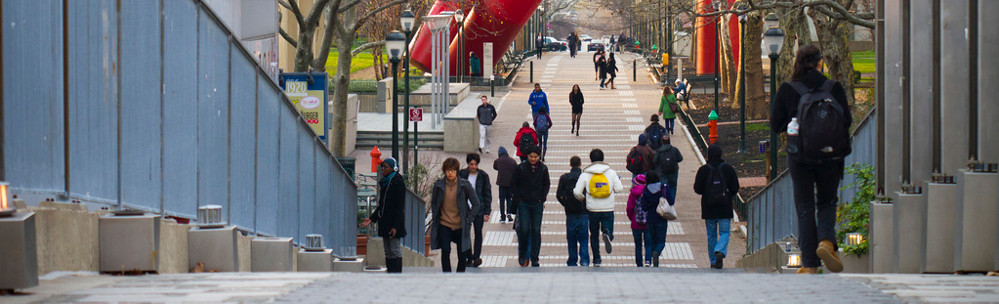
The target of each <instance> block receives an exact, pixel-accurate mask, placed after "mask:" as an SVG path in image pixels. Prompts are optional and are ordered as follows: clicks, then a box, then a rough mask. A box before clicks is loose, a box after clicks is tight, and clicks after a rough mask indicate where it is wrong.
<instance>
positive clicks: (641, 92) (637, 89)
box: [481, 53, 745, 268]
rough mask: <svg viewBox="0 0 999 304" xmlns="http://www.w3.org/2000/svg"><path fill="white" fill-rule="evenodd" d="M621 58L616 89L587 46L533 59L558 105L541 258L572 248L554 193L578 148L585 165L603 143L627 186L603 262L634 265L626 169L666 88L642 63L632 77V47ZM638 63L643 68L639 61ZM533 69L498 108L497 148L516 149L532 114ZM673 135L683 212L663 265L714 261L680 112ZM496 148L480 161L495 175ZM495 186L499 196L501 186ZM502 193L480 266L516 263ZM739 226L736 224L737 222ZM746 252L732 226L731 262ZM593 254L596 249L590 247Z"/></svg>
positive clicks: (548, 262) (549, 259)
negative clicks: (576, 99)
mask: <svg viewBox="0 0 999 304" xmlns="http://www.w3.org/2000/svg"><path fill="white" fill-rule="evenodd" d="M615 56H617V58H618V68H619V69H620V71H619V72H618V75H619V77H618V78H617V79H616V80H615V82H616V83H617V84H616V86H617V89H616V90H610V89H607V90H600V89H599V82H598V81H595V80H593V64H592V62H591V58H592V53H581V54H580V56H577V58H570V57H569V56H568V54H567V53H566V54H562V53H546V54H545V55H544V57H543V59H542V60H539V61H535V62H534V73H535V74H534V80H535V82H537V83H540V84H541V88H542V90H544V91H545V92H546V93H547V94H548V103H549V106H550V107H551V108H552V112H553V113H552V121H553V124H554V125H553V127H552V129H551V130H550V131H549V134H550V135H549V140H548V142H549V143H548V155H547V157H546V162H545V164H547V165H548V168H549V170H550V174H551V179H552V187H551V191H550V192H549V196H548V202H546V203H545V212H544V219H543V225H542V228H541V231H542V248H541V266H542V267H552V266H561V267H564V266H565V262H566V259H567V258H568V252H567V248H566V238H565V231H566V229H565V213H564V212H563V209H562V206H561V205H559V203H558V201H557V200H556V199H555V190H556V188H557V186H558V178H559V176H561V175H562V174H564V173H566V172H568V171H569V158H570V157H571V156H573V155H577V156H579V157H580V158H581V159H582V160H583V167H584V168H585V167H586V166H587V165H588V164H589V163H590V162H589V152H590V150H591V149H593V148H600V149H602V150H603V151H604V155H605V161H606V162H608V163H610V164H611V166H612V168H613V169H614V170H615V171H617V172H618V174H619V175H620V176H621V177H622V183H623V184H624V185H625V192H624V193H620V194H618V195H616V196H615V199H616V202H617V206H616V208H615V215H614V236H615V242H614V246H613V248H614V250H613V253H612V254H606V252H603V251H602V252H601V256H602V259H603V260H604V261H603V265H602V266H604V267H608V266H624V267H634V266H635V262H634V239H633V237H632V234H631V226H630V222H629V221H628V218H627V215H626V213H625V207H626V202H627V199H628V193H629V192H630V185H631V178H632V177H631V173H629V172H628V171H627V170H626V169H625V158H626V156H627V154H628V151H629V150H630V149H631V147H633V146H634V145H635V144H637V142H638V135H639V134H641V133H642V131H643V130H644V129H645V127H646V126H648V124H649V122H648V121H649V116H651V114H653V113H655V112H654V111H656V107H658V105H659V100H660V96H661V89H660V88H659V87H658V86H656V85H654V84H652V82H651V80H650V79H649V78H648V76H647V73H645V72H644V70H639V73H638V77H639V78H638V81H632V79H631V74H632V71H631V66H632V65H631V60H632V59H633V58H634V57H633V56H631V55H630V54H615ZM639 69H643V67H642V65H641V63H640V64H639ZM529 73H530V71H529V69H528V68H524V69H522V70H521V71H520V75H519V76H518V78H517V81H516V82H515V84H514V87H513V90H512V91H511V92H510V93H509V94H508V95H507V96H505V99H504V100H503V101H502V105H501V106H500V107H499V116H498V117H497V121H496V122H495V124H494V128H495V129H494V132H493V134H492V137H491V139H492V142H493V146H492V152H493V153H495V151H496V148H497V147H498V146H499V145H502V146H505V147H507V149H508V150H510V151H511V153H513V152H514V147H513V139H514V136H515V134H516V132H517V130H518V129H519V128H520V125H521V124H522V123H523V122H524V121H530V120H531V110H530V106H529V105H528V104H527V97H528V95H529V94H530V92H531V91H532V90H533V89H534V86H533V84H532V83H530V82H529V81H530V75H529ZM573 84H578V85H579V86H580V89H581V90H582V91H583V95H584V96H585V97H586V103H585V104H584V106H583V116H582V131H580V136H576V135H574V134H571V133H569V131H570V129H571V116H570V112H571V106H570V105H569V101H568V95H569V92H570V91H571V89H572V85H573ZM676 126H677V128H676V131H675V134H674V135H673V137H672V143H673V145H674V146H676V147H677V148H678V149H680V151H681V153H683V155H684V161H683V162H682V163H680V177H679V186H678V191H677V212H678V213H679V214H680V219H679V220H677V221H673V222H671V223H670V227H669V230H668V236H667V239H666V242H667V244H666V249H665V250H664V251H663V256H662V258H661V261H662V263H664V264H665V265H664V266H665V267H674V268H706V267H708V266H709V264H710V262H709V261H708V249H707V240H706V238H705V233H706V232H705V231H706V230H705V228H704V221H703V220H701V218H700V196H698V195H696V194H695V193H693V188H692V187H693V179H694V175H695V173H696V170H697V168H698V167H699V166H700V163H699V161H698V158H697V156H696V155H695V153H696V152H695V151H694V150H693V149H692V148H691V145H690V144H689V142H688V139H687V137H686V134H684V133H683V131H682V130H681V128H680V123H679V120H677V124H676ZM493 160H495V154H487V155H485V157H484V158H483V164H482V166H481V167H482V168H486V169H487V170H488V171H489V173H490V174H491V175H492V176H495V173H494V172H493V171H492V170H491V169H492V161H493ZM495 189H496V188H494V190H493V193H494V197H495V196H496V195H498V191H497V190H495ZM497 202H498V200H497V199H496V198H494V200H493V208H492V209H493V213H492V219H491V221H490V223H488V224H486V225H485V228H484V230H485V231H486V232H485V238H484V239H485V242H484V246H483V247H484V249H483V266H482V267H516V266H517V243H516V240H517V238H516V233H515V232H514V231H513V229H512V226H513V224H510V223H502V224H501V223H500V222H499V219H500V216H499V214H500V212H499V204H498V203H497ZM733 227H735V225H733ZM744 253H745V239H744V238H742V237H741V236H739V235H738V234H737V233H733V234H732V238H731V240H730V245H729V258H728V259H726V265H728V266H733V265H735V260H736V259H738V257H741V256H742V255H743V254H744ZM591 255H592V254H591Z"/></svg>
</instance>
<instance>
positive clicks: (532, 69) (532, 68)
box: [531, 61, 534, 83]
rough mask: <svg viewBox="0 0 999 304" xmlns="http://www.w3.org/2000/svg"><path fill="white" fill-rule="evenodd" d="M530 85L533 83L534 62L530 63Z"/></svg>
mask: <svg viewBox="0 0 999 304" xmlns="http://www.w3.org/2000/svg"><path fill="white" fill-rule="evenodd" d="M531 83H534V61H531Z"/></svg>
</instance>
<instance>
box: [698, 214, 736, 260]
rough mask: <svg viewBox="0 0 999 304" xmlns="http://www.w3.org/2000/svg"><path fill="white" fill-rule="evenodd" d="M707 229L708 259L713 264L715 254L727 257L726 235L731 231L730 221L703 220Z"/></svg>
mask: <svg viewBox="0 0 999 304" xmlns="http://www.w3.org/2000/svg"><path fill="white" fill-rule="evenodd" d="M704 225H705V226H707V228H708V257H709V258H710V259H711V264H714V263H715V252H721V253H722V256H728V234H729V231H730V230H731V229H732V219H710V220H704Z"/></svg>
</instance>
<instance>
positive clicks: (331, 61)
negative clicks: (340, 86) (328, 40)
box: [326, 48, 388, 74]
mask: <svg viewBox="0 0 999 304" xmlns="http://www.w3.org/2000/svg"><path fill="white" fill-rule="evenodd" d="M338 58H340V54H339V53H337V49H335V48H334V49H330V55H329V58H327V59H326V71H328V72H330V74H335V73H336V65H337V59H338ZM382 58H383V59H385V62H388V55H385V54H384V53H382ZM374 65H375V56H374V55H372V54H371V52H364V53H360V54H358V55H357V56H354V59H353V60H351V61H350V72H351V73H354V72H357V71H360V70H363V69H366V68H370V67H372V66H374Z"/></svg>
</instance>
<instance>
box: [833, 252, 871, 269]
mask: <svg viewBox="0 0 999 304" xmlns="http://www.w3.org/2000/svg"><path fill="white" fill-rule="evenodd" d="M839 257H840V260H842V261H843V273H871V258H870V255H868V254H863V255H860V256H856V255H852V254H843V252H842V251H840V256H839Z"/></svg>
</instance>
